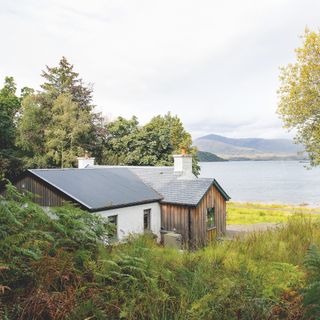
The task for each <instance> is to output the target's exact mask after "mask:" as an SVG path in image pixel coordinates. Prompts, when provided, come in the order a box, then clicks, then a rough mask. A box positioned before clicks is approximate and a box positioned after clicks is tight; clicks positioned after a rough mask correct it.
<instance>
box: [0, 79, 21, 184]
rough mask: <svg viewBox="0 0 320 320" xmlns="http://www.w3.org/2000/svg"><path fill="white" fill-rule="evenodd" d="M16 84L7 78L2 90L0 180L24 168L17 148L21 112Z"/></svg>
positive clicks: (0, 102)
mask: <svg viewBox="0 0 320 320" xmlns="http://www.w3.org/2000/svg"><path fill="white" fill-rule="evenodd" d="M16 89H17V88H16V84H15V82H14V79H13V78H12V77H6V78H5V83H4V86H3V88H2V89H1V90H0V178H1V175H3V176H4V175H6V176H11V177H13V176H14V175H16V174H17V173H18V172H19V171H20V170H21V168H22V162H21V160H20V159H19V158H18V149H17V148H16V146H15V136H16V119H17V114H18V112H19V110H20V100H21V99H20V98H19V97H17V96H16Z"/></svg>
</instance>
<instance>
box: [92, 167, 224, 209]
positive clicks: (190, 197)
mask: <svg viewBox="0 0 320 320" xmlns="http://www.w3.org/2000/svg"><path fill="white" fill-rule="evenodd" d="M89 168H90V167H89ZM91 168H105V169H106V168H109V169H111V168H122V169H126V170H130V171H131V172H132V173H134V174H136V175H137V176H138V177H139V178H140V179H141V180H142V181H143V182H144V183H145V184H146V185H148V186H150V187H151V188H152V189H154V190H155V191H156V192H158V193H159V194H161V195H162V196H163V199H162V200H161V202H162V203H172V204H179V205H187V206H197V205H198V204H199V202H200V201H201V199H202V197H203V196H204V195H205V194H206V192H207V191H208V189H209V188H210V187H211V185H215V186H216V188H217V189H218V190H219V192H220V193H221V194H222V196H223V197H224V199H225V200H229V199H230V197H229V196H228V194H227V193H226V192H225V191H224V190H223V189H222V187H221V186H220V185H219V184H218V182H217V181H216V180H215V179H213V178H211V179H210V178H196V177H194V179H183V177H182V176H181V175H179V174H175V173H174V169H173V167H139V166H124V167H119V166H117V167H116V166H93V167H91Z"/></svg>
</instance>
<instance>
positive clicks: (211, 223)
mask: <svg viewBox="0 0 320 320" xmlns="http://www.w3.org/2000/svg"><path fill="white" fill-rule="evenodd" d="M215 226H216V217H215V214H214V208H208V209H207V228H208V229H210V228H213V227H215Z"/></svg>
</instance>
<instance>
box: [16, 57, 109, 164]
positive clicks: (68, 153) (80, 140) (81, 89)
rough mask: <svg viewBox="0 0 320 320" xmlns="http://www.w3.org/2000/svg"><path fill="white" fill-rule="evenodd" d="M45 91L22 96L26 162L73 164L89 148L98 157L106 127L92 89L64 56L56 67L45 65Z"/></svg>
mask: <svg viewBox="0 0 320 320" xmlns="http://www.w3.org/2000/svg"><path fill="white" fill-rule="evenodd" d="M42 77H43V78H44V80H45V82H44V83H43V84H42V85H41V88H42V90H41V91H40V92H37V93H32V92H31V93H30V92H27V93H28V94H27V95H26V97H25V98H24V99H23V102H22V105H23V109H22V116H21V118H20V120H19V139H18V140H19V145H20V146H21V147H22V148H23V149H24V150H25V151H26V152H27V163H28V165H29V166H35V167H61V166H67V167H72V166H73V165H75V163H76V157H77V156H79V155H82V154H83V153H84V150H88V151H89V152H91V153H92V154H94V155H95V157H96V158H97V159H98V160H99V159H100V158H101V154H102V152H103V145H104V139H105V128H104V126H103V119H102V117H101V115H100V114H98V113H95V112H94V111H93V110H94V105H93V103H92V88H91V86H86V85H85V84H84V83H83V81H82V79H81V78H79V74H78V73H76V72H75V71H74V70H73V65H71V64H70V63H69V62H68V61H67V59H66V58H65V57H63V58H62V59H61V60H60V62H59V65H58V66H57V67H52V68H51V67H48V66H47V67H46V70H45V71H43V73H42Z"/></svg>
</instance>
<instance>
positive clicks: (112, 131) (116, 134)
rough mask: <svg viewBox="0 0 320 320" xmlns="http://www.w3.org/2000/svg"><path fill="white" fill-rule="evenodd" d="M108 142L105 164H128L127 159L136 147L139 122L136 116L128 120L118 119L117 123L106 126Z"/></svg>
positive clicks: (105, 151)
mask: <svg viewBox="0 0 320 320" xmlns="http://www.w3.org/2000/svg"><path fill="white" fill-rule="evenodd" d="M106 131H107V140H106V145H105V146H106V149H105V150H104V163H106V164H116V165H118V164H128V161H127V157H128V155H130V154H131V153H132V152H133V151H134V149H135V147H134V145H135V142H136V140H137V133H138V132H139V122H138V120H137V118H136V117H135V116H133V117H132V118H131V119H129V120H127V119H125V118H122V117H118V118H117V119H116V120H115V121H113V122H109V123H107V124H106Z"/></svg>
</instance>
